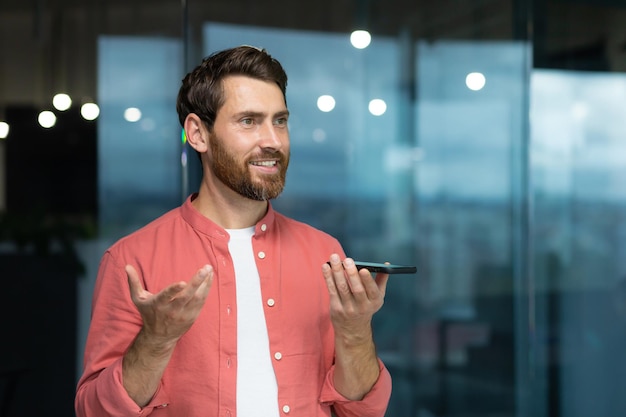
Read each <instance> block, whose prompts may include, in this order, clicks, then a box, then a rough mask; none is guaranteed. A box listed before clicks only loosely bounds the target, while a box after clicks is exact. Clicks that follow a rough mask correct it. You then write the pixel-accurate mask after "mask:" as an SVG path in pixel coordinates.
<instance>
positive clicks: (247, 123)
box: [241, 117, 254, 126]
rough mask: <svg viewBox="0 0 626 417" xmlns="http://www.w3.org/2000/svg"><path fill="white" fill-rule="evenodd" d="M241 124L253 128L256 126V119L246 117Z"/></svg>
mask: <svg viewBox="0 0 626 417" xmlns="http://www.w3.org/2000/svg"><path fill="white" fill-rule="evenodd" d="M241 124H242V125H245V126H252V125H253V124H254V119H253V118H252V117H245V118H243V119H241Z"/></svg>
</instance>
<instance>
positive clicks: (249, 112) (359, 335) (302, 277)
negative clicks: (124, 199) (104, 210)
mask: <svg viewBox="0 0 626 417" xmlns="http://www.w3.org/2000/svg"><path fill="white" fill-rule="evenodd" d="M286 85H287V76H286V74H285V72H284V71H283V68H282V67H281V65H280V63H279V62H278V61H276V60H275V59H273V58H272V57H271V56H270V55H269V54H267V53H266V52H265V51H264V50H260V49H257V48H253V47H249V46H241V47H237V48H232V49H229V50H225V51H221V52H218V53H215V54H213V55H211V56H209V57H208V58H206V59H205V60H203V62H202V64H201V65H199V66H198V67H197V68H196V69H194V70H193V71H192V72H191V73H190V74H188V75H187V76H186V77H185V79H184V80H183V85H182V87H181V89H180V92H179V96H178V103H177V110H178V114H179V118H180V121H181V124H182V125H183V127H184V130H185V134H186V137H187V140H188V143H189V145H190V146H191V147H193V148H194V149H195V150H196V152H197V153H198V154H199V155H200V158H201V161H202V167H203V178H202V183H201V185H200V190H199V191H198V193H197V194H194V195H192V196H190V197H189V198H188V199H187V200H186V201H185V202H184V204H183V205H182V206H181V207H179V208H177V209H174V210H172V211H170V212H169V213H166V214H165V215H163V216H162V217H160V218H159V219H157V220H155V221H153V222H152V223H150V224H148V225H147V226H145V227H143V228H142V229H140V230H138V231H136V232H134V233H132V234H131V235H129V236H126V237H124V238H122V239H121V240H120V241H118V242H117V243H115V244H114V245H113V246H112V247H111V248H109V249H108V250H107V251H106V252H105V254H104V256H103V258H102V261H101V265H100V269H99V272H98V277H97V281H96V286H95V290H94V298H93V309H92V310H93V311H92V320H91V327H90V329H89V335H88V338H87V344H86V349H85V369H84V373H83V375H82V377H81V379H80V381H79V383H78V388H77V393H76V404H75V406H76V412H77V416H78V417H100V416H125V417H126V416H146V415H149V414H151V413H154V415H155V416H156V415H158V416H175V417H195V416H206V417H213V416H215V417H217V416H220V417H235V416H237V417H277V416H285V417H288V416H301V417H315V416H330V415H331V411H333V412H334V413H335V414H337V415H338V416H341V417H348V416H354V417H356V416H358V417H370V416H371V417H381V416H383V415H384V413H385V410H386V408H387V404H388V401H389V397H390V394H391V377H390V375H389V373H388V371H387V369H386V368H385V367H384V365H383V363H382V362H381V361H380V359H379V358H378V357H377V355H376V351H375V346H374V342H373V338H372V330H371V320H372V316H373V314H374V313H375V312H377V311H378V310H379V309H380V308H381V307H382V304H383V299H384V294H385V287H386V282H387V278H388V276H387V275H386V274H378V275H377V276H376V277H375V278H373V277H372V275H371V274H370V272H368V271H367V270H366V269H363V270H361V271H357V269H356V267H355V266H354V262H353V261H352V259H350V258H346V257H345V254H344V253H343V250H342V248H341V246H340V244H339V243H338V242H337V240H336V239H334V238H333V237H331V236H329V235H327V234H325V233H323V232H321V231H319V230H316V229H314V228H312V227H310V226H308V225H305V224H303V223H300V222H297V221H295V220H292V219H289V218H286V217H285V216H282V215H281V214H279V213H277V212H275V211H274V210H273V209H272V206H271V204H270V203H269V200H271V199H272V198H275V197H277V196H278V195H279V194H280V193H281V191H282V189H283V186H284V183H285V175H286V171H287V166H288V164H289V131H288V126H287V121H288V117H289V111H288V110H287V105H286V99H285V93H286ZM327 262H329V263H327ZM203 265H204V266H203ZM186 277H191V279H189V280H186V279H187V278H186ZM181 279H183V281H180V280H181Z"/></svg>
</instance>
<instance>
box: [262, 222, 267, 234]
mask: <svg viewBox="0 0 626 417" xmlns="http://www.w3.org/2000/svg"><path fill="white" fill-rule="evenodd" d="M266 230H267V225H266V224H265V223H263V224H262V225H261V231H262V232H265V231H266Z"/></svg>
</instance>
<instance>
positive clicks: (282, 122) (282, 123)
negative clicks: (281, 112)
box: [274, 117, 287, 126]
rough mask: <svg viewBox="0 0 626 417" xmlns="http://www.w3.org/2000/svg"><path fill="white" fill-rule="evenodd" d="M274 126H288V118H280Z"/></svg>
mask: <svg viewBox="0 0 626 417" xmlns="http://www.w3.org/2000/svg"><path fill="white" fill-rule="evenodd" d="M274 124H275V125H276V126H286V125H287V118H286V117H279V118H278V119H276V120H274Z"/></svg>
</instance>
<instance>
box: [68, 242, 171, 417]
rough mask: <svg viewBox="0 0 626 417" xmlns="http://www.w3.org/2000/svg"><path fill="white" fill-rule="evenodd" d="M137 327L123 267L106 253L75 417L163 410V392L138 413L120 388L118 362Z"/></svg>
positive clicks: (138, 320)
mask: <svg viewBox="0 0 626 417" xmlns="http://www.w3.org/2000/svg"><path fill="white" fill-rule="evenodd" d="M141 325H142V321H141V316H140V315H139V313H138V311H137V309H136V308H135V305H134V304H133V303H132V300H131V299H130V290H129V288H128V280H127V278H126V272H125V271H124V267H123V266H122V265H119V264H118V263H117V262H116V261H115V260H114V257H113V256H112V255H111V253H110V252H106V253H105V255H104V256H103V258H102V261H101V263H100V269H99V271H98V277H97V279H96V285H95V288H94V298H93V306H92V316H91V324H90V327H89V334H88V335H87V343H86V345H85V356H84V371H83V375H82V376H81V378H80V380H79V381H78V386H77V389H76V397H75V402H74V406H75V411H76V416H77V417H123V416H125V417H126V416H147V415H149V414H150V413H151V412H152V411H153V410H154V409H155V408H158V407H166V406H167V404H168V403H169V401H168V399H167V394H166V392H165V390H163V389H162V388H163V387H159V389H158V390H157V392H156V393H155V395H154V397H153V399H152V401H151V402H150V404H148V405H147V406H146V407H143V408H141V407H139V406H138V405H137V404H136V403H135V402H134V401H133V400H132V399H131V398H130V396H129V395H128V393H127V392H126V389H125V388H124V385H123V381H122V359H123V356H124V353H125V352H126V350H127V349H128V347H129V346H130V344H131V343H132V341H133V340H134V338H135V336H136V335H137V334H138V333H139V330H140V329H141Z"/></svg>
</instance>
